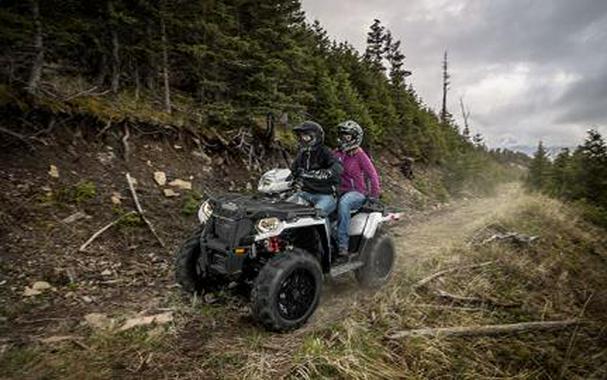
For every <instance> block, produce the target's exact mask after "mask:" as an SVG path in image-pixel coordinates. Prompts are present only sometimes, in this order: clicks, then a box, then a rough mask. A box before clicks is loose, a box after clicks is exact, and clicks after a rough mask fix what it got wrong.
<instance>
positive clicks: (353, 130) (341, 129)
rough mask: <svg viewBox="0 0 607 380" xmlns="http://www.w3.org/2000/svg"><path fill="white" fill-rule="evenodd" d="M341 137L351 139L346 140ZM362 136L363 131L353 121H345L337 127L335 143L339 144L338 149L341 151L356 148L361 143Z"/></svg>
mask: <svg viewBox="0 0 607 380" xmlns="http://www.w3.org/2000/svg"><path fill="white" fill-rule="evenodd" d="M343 135H350V136H352V137H351V138H350V139H349V140H348V139H345V138H344V137H343ZM363 135H364V132H363V129H362V128H361V126H360V125H358V123H357V122H355V121H354V120H346V121H344V122H341V123H339V124H338V125H337V136H338V137H337V142H338V143H339V149H341V150H343V151H348V150H353V149H356V148H358V147H359V146H360V144H362V142H363Z"/></svg>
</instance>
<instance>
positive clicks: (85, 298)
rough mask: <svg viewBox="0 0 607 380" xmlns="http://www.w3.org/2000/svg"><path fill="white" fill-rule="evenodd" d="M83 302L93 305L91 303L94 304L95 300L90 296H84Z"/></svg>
mask: <svg viewBox="0 0 607 380" xmlns="http://www.w3.org/2000/svg"><path fill="white" fill-rule="evenodd" d="M82 300H83V301H84V302H86V303H91V302H93V299H92V298H91V297H89V296H83V297H82Z"/></svg>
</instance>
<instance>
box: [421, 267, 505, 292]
mask: <svg viewBox="0 0 607 380" xmlns="http://www.w3.org/2000/svg"><path fill="white" fill-rule="evenodd" d="M492 263H494V261H486V262H484V263H480V264H472V265H464V266H461V267H455V268H451V269H445V270H442V271H440V272H436V273H434V274H432V275H430V276H428V277H425V278H423V279H421V280H419V281H418V282H416V283H415V284H413V289H418V288H421V287H423V286H425V285H426V284H427V283H429V282H430V281H432V280H434V279H437V278H439V277H442V276H444V275H446V274H448V273H452V272H456V271H459V270H463V269H475V268H481V267H484V266H487V265H489V264H492Z"/></svg>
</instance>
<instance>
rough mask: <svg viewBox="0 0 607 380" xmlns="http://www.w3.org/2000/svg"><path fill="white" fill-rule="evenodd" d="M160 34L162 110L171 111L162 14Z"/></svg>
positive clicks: (166, 48)
mask: <svg viewBox="0 0 607 380" xmlns="http://www.w3.org/2000/svg"><path fill="white" fill-rule="evenodd" d="M160 35H161V37H160V38H161V41H162V80H163V82H164V96H163V103H164V110H165V112H167V113H171V89H170V88H169V53H168V46H167V35H166V24H165V22H164V16H160Z"/></svg>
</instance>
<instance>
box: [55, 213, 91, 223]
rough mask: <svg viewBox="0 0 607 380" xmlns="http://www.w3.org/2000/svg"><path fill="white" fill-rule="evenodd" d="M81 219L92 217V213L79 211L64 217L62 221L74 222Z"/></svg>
mask: <svg viewBox="0 0 607 380" xmlns="http://www.w3.org/2000/svg"><path fill="white" fill-rule="evenodd" d="M80 219H91V216H90V215H87V214H85V213H84V212H82V211H78V212H76V213H74V214H72V215H70V216H68V217H67V218H65V219H63V220H62V222H63V223H74V222H75V221H77V220H80Z"/></svg>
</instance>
